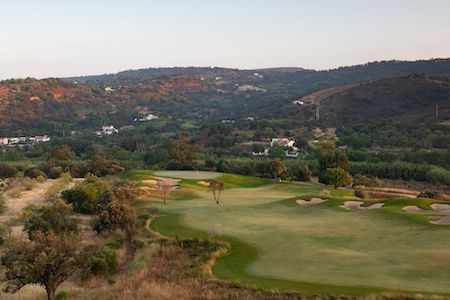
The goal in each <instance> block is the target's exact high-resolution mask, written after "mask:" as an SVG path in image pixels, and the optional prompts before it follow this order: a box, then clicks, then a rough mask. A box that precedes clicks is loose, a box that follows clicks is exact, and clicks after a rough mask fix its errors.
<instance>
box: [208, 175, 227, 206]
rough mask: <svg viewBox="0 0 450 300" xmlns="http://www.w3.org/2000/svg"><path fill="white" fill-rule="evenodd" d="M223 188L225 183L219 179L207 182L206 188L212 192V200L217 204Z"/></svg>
mask: <svg viewBox="0 0 450 300" xmlns="http://www.w3.org/2000/svg"><path fill="white" fill-rule="evenodd" d="M224 189H225V183H223V181H219V180H211V181H210V182H209V184H208V190H209V191H210V192H212V193H213V196H214V201H216V203H217V204H219V201H220V195H221V194H222V191H223V190H224Z"/></svg>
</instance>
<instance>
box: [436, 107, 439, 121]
mask: <svg viewBox="0 0 450 300" xmlns="http://www.w3.org/2000/svg"><path fill="white" fill-rule="evenodd" d="M436 118H437V119H439V104H436Z"/></svg>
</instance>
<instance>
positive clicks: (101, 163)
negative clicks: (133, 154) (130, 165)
mask: <svg viewBox="0 0 450 300" xmlns="http://www.w3.org/2000/svg"><path fill="white" fill-rule="evenodd" d="M123 170H124V168H122V167H121V166H119V165H118V164H116V163H115V162H113V161H111V160H108V159H106V158H105V157H103V156H94V157H93V158H92V159H90V160H89V161H88V162H87V164H86V171H87V172H88V173H91V174H94V175H95V176H99V177H101V176H106V175H115V174H118V173H120V172H122V171H123Z"/></svg>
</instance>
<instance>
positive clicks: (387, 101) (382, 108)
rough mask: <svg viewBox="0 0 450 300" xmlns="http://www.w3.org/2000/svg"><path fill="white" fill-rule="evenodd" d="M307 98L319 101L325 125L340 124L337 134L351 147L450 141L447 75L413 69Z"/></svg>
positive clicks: (417, 145) (415, 145) (432, 144)
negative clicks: (416, 72) (410, 72)
mask: <svg viewBox="0 0 450 300" xmlns="http://www.w3.org/2000/svg"><path fill="white" fill-rule="evenodd" d="M303 99H313V100H315V101H316V103H317V102H320V126H322V127H337V128H338V132H337V133H338V136H339V137H340V138H341V140H342V141H343V142H344V144H346V145H350V146H352V147H356V148H359V147H373V146H375V147H381V148H386V147H388V148H389V147H407V148H446V147H448V146H449V145H450V127H448V126H445V124H447V122H448V120H450V80H449V79H448V78H439V77H428V76H425V75H411V76H408V77H401V78H390V79H382V80H377V81H371V82H367V83H363V84H360V85H355V86H352V87H349V86H344V87H337V88H334V89H326V90H324V91H322V92H316V93H313V94H311V95H309V96H307V97H304V98H303ZM436 108H438V112H439V113H438V115H436ZM305 109H306V110H307V108H305ZM310 115H311V113H310Z"/></svg>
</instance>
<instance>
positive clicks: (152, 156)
mask: <svg viewBox="0 0 450 300" xmlns="http://www.w3.org/2000/svg"><path fill="white" fill-rule="evenodd" d="M169 159H170V154H169V151H167V150H166V149H164V148H158V149H155V150H151V151H149V152H147V154H145V156H144V161H145V162H146V163H147V164H149V165H156V164H159V163H162V162H167V161H168V160H169Z"/></svg>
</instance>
